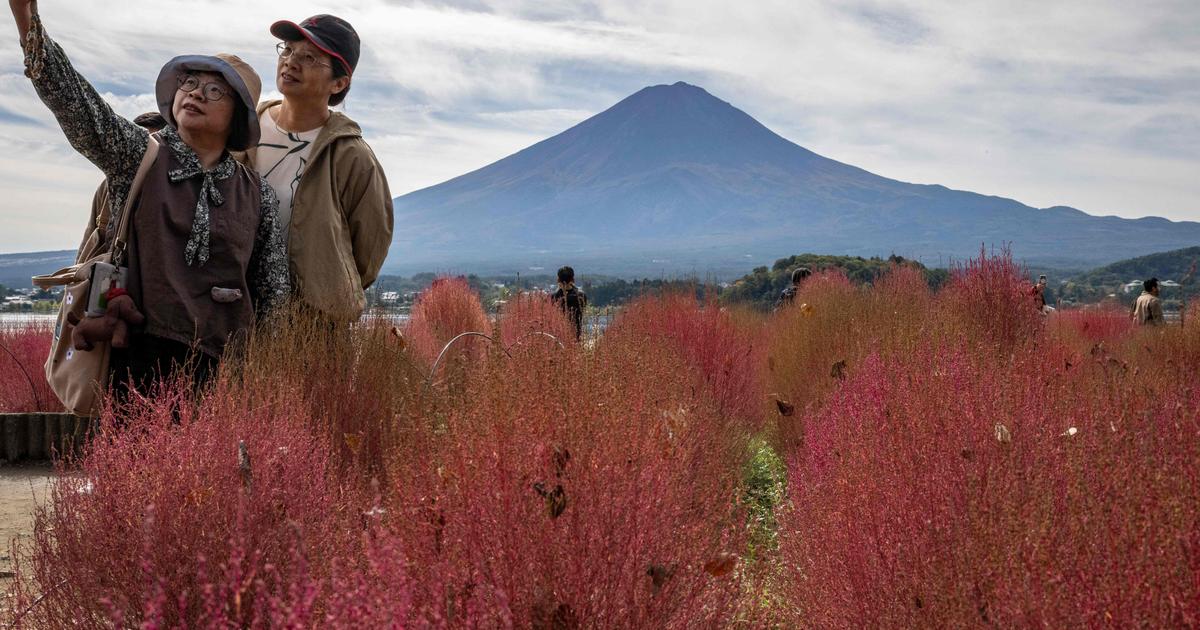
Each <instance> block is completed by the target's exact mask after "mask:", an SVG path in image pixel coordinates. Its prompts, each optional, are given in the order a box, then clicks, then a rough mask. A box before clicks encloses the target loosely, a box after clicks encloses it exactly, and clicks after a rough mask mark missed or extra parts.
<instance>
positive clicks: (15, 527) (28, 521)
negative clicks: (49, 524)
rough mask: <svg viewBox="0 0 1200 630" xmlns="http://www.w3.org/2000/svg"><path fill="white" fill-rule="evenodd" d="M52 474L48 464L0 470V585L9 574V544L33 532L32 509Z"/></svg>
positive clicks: (1, 468)
mask: <svg viewBox="0 0 1200 630" xmlns="http://www.w3.org/2000/svg"><path fill="white" fill-rule="evenodd" d="M53 474H54V469H53V468H52V467H50V466H49V465H44V466H14V467H8V466H5V467H0V544H2V545H3V546H2V547H0V586H3V585H6V584H7V581H8V578H9V576H10V572H11V571H12V561H11V558H9V554H10V553H12V551H11V549H10V548H9V547H10V545H9V543H10V542H11V541H12V539H13V538H26V537H28V536H29V535H30V534H31V533H32V532H33V506H34V504H35V502H38V501H44V500H45V498H46V492H47V490H49V487H50V480H51V479H52V478H53Z"/></svg>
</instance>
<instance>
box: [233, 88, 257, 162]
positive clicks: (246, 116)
mask: <svg viewBox="0 0 1200 630" xmlns="http://www.w3.org/2000/svg"><path fill="white" fill-rule="evenodd" d="M249 137H250V110H249V108H247V107H246V104H245V103H243V102H242V99H240V98H239V99H235V100H234V101H233V119H232V120H230V121H229V142H231V143H244V142H246V139H247V138H249ZM253 148H254V147H250V146H248V147H242V148H241V150H243V151H245V150H247V149H253Z"/></svg>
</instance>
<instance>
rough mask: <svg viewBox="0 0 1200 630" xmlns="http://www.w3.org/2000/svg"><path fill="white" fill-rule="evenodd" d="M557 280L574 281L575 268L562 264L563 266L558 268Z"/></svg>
mask: <svg viewBox="0 0 1200 630" xmlns="http://www.w3.org/2000/svg"><path fill="white" fill-rule="evenodd" d="M558 281H559V282H575V270H574V269H572V268H570V267H569V266H566V265H563V267H562V268H561V269H559V270H558Z"/></svg>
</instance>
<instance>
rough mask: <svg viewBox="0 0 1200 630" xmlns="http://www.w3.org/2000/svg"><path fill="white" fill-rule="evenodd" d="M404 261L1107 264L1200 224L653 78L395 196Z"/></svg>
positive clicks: (1184, 239)
mask: <svg viewBox="0 0 1200 630" xmlns="http://www.w3.org/2000/svg"><path fill="white" fill-rule="evenodd" d="M396 225H397V228H396V239H395V245H396V247H395V248H394V250H395V251H394V253H393V263H392V264H390V265H389V266H393V265H394V264H395V262H396V261H399V260H404V261H408V262H418V261H419V262H423V263H438V262H441V263H453V262H458V261H467V260H498V259H504V258H510V259H514V260H517V259H524V258H527V257H530V256H536V255H539V254H541V255H559V256H579V257H583V258H587V257H614V258H619V257H623V256H624V257H630V256H632V257H638V256H652V255H660V256H669V255H672V254H681V253H691V254H694V255H699V256H700V257H701V259H703V257H704V256H713V257H720V256H732V255H738V254H741V253H744V252H747V251H753V252H755V253H756V254H761V256H762V257H764V258H769V257H771V256H772V255H778V254H780V253H786V252H792V251H797V250H801V249H807V250H813V251H823V252H829V253H846V254H867V255H887V254H890V253H893V252H894V253H899V254H902V255H905V256H909V257H917V258H920V259H922V260H924V261H925V262H927V263H930V262H932V263H935V264H936V263H937V262H938V261H937V257H939V256H940V257H943V258H944V257H950V256H954V257H964V256H968V255H971V253H972V252H977V251H978V248H979V245H980V244H981V243H989V244H996V245H999V244H1001V243H1006V242H1011V243H1012V244H1013V250H1014V253H1015V254H1016V255H1017V256H1019V257H1022V258H1024V259H1026V260H1029V261H1035V262H1040V263H1044V264H1045V263H1050V264H1060V265H1074V266H1093V265H1098V264H1103V263H1106V262H1111V261H1113V260H1117V259H1120V258H1124V257H1129V256H1134V255H1137V254H1141V253H1144V252H1147V251H1155V250H1163V249H1171V248H1178V247H1184V246H1187V245H1191V244H1194V243H1197V242H1200V224H1198V223H1191V222H1187V223H1173V222H1170V221H1167V220H1165V219H1158V218H1146V219H1138V220H1129V219H1121V218H1117V217H1093V216H1090V215H1087V214H1085V213H1083V212H1080V211H1078V210H1075V209H1071V208H1064V207H1054V208H1045V209H1037V208H1032V207H1029V206H1026V205H1024V204H1021V203H1019V202H1016V201H1013V200H1011V199H1004V198H1000V197H991V196H984V195H979V194H975V193H970V192H964V191H956V190H950V189H947V188H945V187H942V186H929V185H916V184H909V183H904V182H900V181H896V180H892V179H888V178H885V177H881V176H878V175H875V174H872V173H869V172H867V171H864V170H862V169H859V168H856V167H853V166H849V165H846V164H842V163H840V162H836V161H834V160H830V159H828V158H824V157H822V156H820V155H817V154H815V153H813V152H811V151H808V150H807V149H805V148H803V147H801V146H799V145H796V144H794V143H792V142H790V141H788V140H786V139H784V138H782V137H780V136H779V135H777V134H775V133H774V132H772V131H771V130H769V129H767V128H766V127H764V126H763V125H762V124H760V123H758V122H757V121H756V120H754V119H753V118H751V117H750V116H749V115H747V114H746V113H745V112H742V111H741V110H739V109H737V108H735V107H733V106H732V105H730V104H729V103H726V102H725V101H722V100H720V99H717V98H715V97H713V96H712V95H710V94H709V93H708V92H706V91H704V90H703V89H701V88H699V87H695V86H692V85H688V84H685V83H676V84H674V85H660V86H654V87H648V88H645V89H643V90H641V91H639V92H637V93H636V94H634V95H632V96H630V97H628V98H626V99H624V100H623V101H621V102H620V103H617V104H616V105H615V106H613V107H612V108H610V109H608V110H606V111H604V112H602V113H600V114H598V115H596V116H593V117H592V118H590V119H588V120H586V121H584V122H582V123H580V124H579V125H576V126H575V127H572V128H571V129H568V130H567V131H565V132H563V133H561V134H558V135H556V136H554V137H552V138H549V139H547V140H544V141H542V142H539V143H537V144H535V145H533V146H531V147H529V148H527V149H524V150H522V151H520V152H518V153H515V154H513V155H511V156H509V157H507V158H504V159H502V160H500V161H498V162H495V163H493V164H490V165H488V166H486V167H484V168H481V169H479V170H477V171H474V172H471V173H467V174H465V175H462V176H460V177H456V178H454V179H452V180H449V181H447V182H444V183H442V184H439V185H437V186H433V187H430V188H426V189H423V190H418V191H416V192H413V193H410V194H407V195H404V196H402V197H399V198H397V199H396Z"/></svg>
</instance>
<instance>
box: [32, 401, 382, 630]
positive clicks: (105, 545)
mask: <svg viewBox="0 0 1200 630" xmlns="http://www.w3.org/2000/svg"><path fill="white" fill-rule="evenodd" d="M188 389H189V388H188V387H186V386H181V385H174V386H169V387H164V388H162V389H161V390H160V391H157V392H156V393H155V395H154V396H153V398H152V399H148V400H143V401H135V402H133V403H131V405H130V406H129V407H128V408H126V409H123V410H122V413H121V415H120V416H117V415H115V414H114V412H113V410H111V409H110V410H108V411H106V412H105V414H104V417H103V419H102V422H103V426H104V428H103V429H102V431H101V433H100V434H99V435H98V436H97V437H96V438H95V439H94V440H93V442H92V443H91V446H90V450H89V452H88V453H87V454H86V455H85V456H84V457H83V458H82V459H81V460H79V461H78V462H76V463H75V468H74V469H72V470H70V471H68V470H65V469H64V470H62V471H60V474H59V476H58V477H56V478H55V481H54V482H53V485H52V490H51V497H50V503H49V504H47V505H44V506H40V507H39V508H38V509H37V510H36V512H35V525H34V534H33V538H32V541H31V542H30V543H29V545H30V548H28V549H25V550H22V551H23V552H25V551H27V552H28V554H29V555H28V556H27V557H26V556H24V555H22V554H16V555H14V558H16V559H18V560H19V562H20V565H19V566H18V571H17V573H18V580H17V594H18V598H17V599H18V603H20V604H27V603H29V602H30V601H31V600H32V599H33V598H35V597H36V596H37V595H38V594H41V593H44V594H45V599H44V601H42V602H40V604H38V605H37V606H36V607H35V608H34V611H33V613H31V615H32V616H31V617H30V618H29V619H27V620H26V621H25V623H26V627H38V628H62V627H68V626H69V627H96V628H106V627H112V625H113V624H114V623H118V622H127V623H135V622H137V621H139V620H144V621H146V622H147V623H148V624H150V625H147V626H144V627H176V624H178V623H180V622H181V621H186V622H187V623H188V624H189V625H191V627H196V626H195V625H192V624H198V625H199V626H200V627H265V626H266V625H273V624H270V623H269V619H270V618H271V617H270V615H273V614H275V613H276V612H279V613H280V614H283V613H282V612H280V611H283V610H288V611H292V612H289V613H288V614H292V613H295V614H301V615H303V614H307V613H304V611H306V610H307V611H309V612H310V613H313V614H315V612H314V611H316V610H319V608H318V607H316V604H324V603H325V601H326V599H327V598H328V597H329V588H330V587H329V579H330V576H331V573H332V565H333V563H335V562H338V561H339V559H342V560H341V561H344V562H353V564H357V561H351V560H345V559H346V558H351V559H353V558H355V557H356V555H357V554H355V553H354V552H353V551H352V550H353V549H354V547H355V545H356V543H357V535H356V534H355V533H354V529H355V526H356V525H357V526H359V527H361V517H359V516H358V513H359V511H360V510H356V509H355V507H354V505H353V502H352V501H351V497H348V496H346V494H345V491H343V490H339V489H338V488H337V487H336V486H334V485H332V484H331V483H330V475H328V474H327V468H328V455H327V453H328V449H327V447H326V446H325V444H324V442H323V441H322V440H320V439H317V438H316V437H314V436H313V435H311V434H310V432H309V431H308V430H307V427H306V426H305V424H304V421H303V417H304V411H305V408H304V406H303V404H302V402H300V401H298V400H296V399H295V397H291V396H286V395H280V396H278V397H276V398H275V399H274V400H271V401H269V402H267V403H263V402H262V400H260V403H262V404H260V406H257V407H254V408H245V407H244V406H243V405H241V404H240V401H239V400H238V399H237V398H236V397H233V396H230V395H228V393H227V392H224V391H222V390H221V388H220V387H218V389H217V391H215V392H213V393H211V394H209V395H208V396H206V397H205V399H204V401H203V402H202V403H200V405H199V406H198V407H193V406H192V404H191V403H189V402H187V398H188V396H189V394H188V392H187V390H188ZM118 418H119V419H118ZM114 423H118V424H120V425H122V428H121V429H117V428H115V427H114ZM239 441H241V442H244V444H245V447H246V454H247V455H248V456H249V460H248V462H245V461H242V462H240V461H239V460H240V456H239ZM247 463H248V465H249V467H247V466H246V464H247ZM310 600H311V601H310ZM317 621H318V620H317V619H316V618H313V617H311V616H310V617H308V623H316V622H317ZM308 623H306V624H303V625H308ZM118 625H119V624H118Z"/></svg>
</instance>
